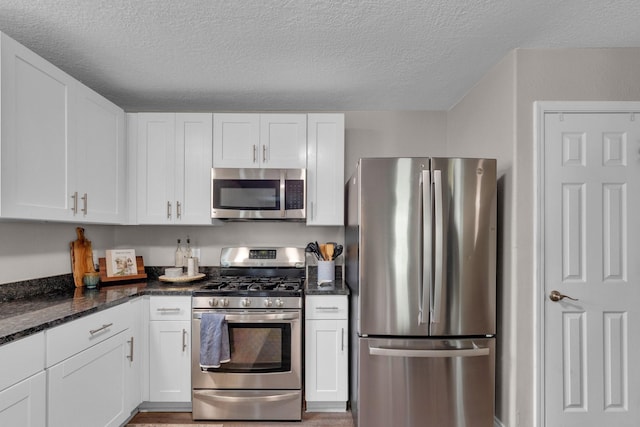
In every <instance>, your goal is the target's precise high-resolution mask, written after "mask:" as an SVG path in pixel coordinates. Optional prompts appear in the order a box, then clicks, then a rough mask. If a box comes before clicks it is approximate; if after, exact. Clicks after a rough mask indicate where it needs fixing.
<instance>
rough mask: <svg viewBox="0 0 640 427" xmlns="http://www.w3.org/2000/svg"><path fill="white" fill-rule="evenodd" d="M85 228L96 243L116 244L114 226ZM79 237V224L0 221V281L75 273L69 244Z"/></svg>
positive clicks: (90, 238) (88, 237) (87, 234)
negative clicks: (77, 233)
mask: <svg viewBox="0 0 640 427" xmlns="http://www.w3.org/2000/svg"><path fill="white" fill-rule="evenodd" d="M83 228H84V229H85V237H86V238H87V239H88V240H90V241H91V244H92V247H102V248H105V247H110V246H113V245H114V240H113V227H110V226H99V225H83ZM76 238H77V236H76V225H75V224H52V223H39V222H0V283H11V282H17V281H21V280H29V279H36V278H39V277H48V276H56V275H59V274H69V273H71V248H70V246H69V244H70V243H71V242H73V241H74V240H76ZM103 256H104V255H103Z"/></svg>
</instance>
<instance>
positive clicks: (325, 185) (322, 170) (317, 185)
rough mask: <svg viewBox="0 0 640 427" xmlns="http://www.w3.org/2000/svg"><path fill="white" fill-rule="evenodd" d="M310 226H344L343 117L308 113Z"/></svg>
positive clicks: (308, 223) (308, 208)
mask: <svg viewBox="0 0 640 427" xmlns="http://www.w3.org/2000/svg"><path fill="white" fill-rule="evenodd" d="M307 225H344V114H309V115H308V140H307Z"/></svg>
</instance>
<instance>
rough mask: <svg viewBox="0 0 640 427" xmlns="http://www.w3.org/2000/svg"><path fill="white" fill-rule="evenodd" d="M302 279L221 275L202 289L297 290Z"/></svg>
mask: <svg viewBox="0 0 640 427" xmlns="http://www.w3.org/2000/svg"><path fill="white" fill-rule="evenodd" d="M301 288H302V279H299V278H291V277H252V276H221V277H217V278H215V279H212V280H211V281H209V283H207V284H205V285H204V286H203V287H202V288H201V289H208V290H216V291H221V292H236V291H247V292H251V291H297V290H299V289H301Z"/></svg>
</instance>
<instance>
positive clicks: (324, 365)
mask: <svg viewBox="0 0 640 427" xmlns="http://www.w3.org/2000/svg"><path fill="white" fill-rule="evenodd" d="M348 327H349V320H348V301H347V296H346V295H308V296H307V297H306V303H305V400H306V406H307V411H309V412H337V411H346V407H347V394H348V380H349V375H348V360H349V353H348V351H349V350H348Z"/></svg>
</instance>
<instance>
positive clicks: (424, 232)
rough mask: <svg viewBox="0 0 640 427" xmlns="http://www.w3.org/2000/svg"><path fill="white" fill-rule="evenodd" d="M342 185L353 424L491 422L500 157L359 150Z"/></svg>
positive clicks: (401, 426) (406, 426)
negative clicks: (382, 154)
mask: <svg viewBox="0 0 640 427" xmlns="http://www.w3.org/2000/svg"><path fill="white" fill-rule="evenodd" d="M346 193H347V194H346V197H347V226H346V279H347V282H348V284H349V286H350V288H351V292H352V298H351V319H352V320H351V326H352V328H351V331H352V335H351V338H352V339H351V355H352V356H351V381H350V393H351V398H350V400H351V409H352V412H353V416H354V421H355V426H356V427H389V426H394V427H491V426H493V424H494V420H493V419H494V402H495V378H494V377H495V333H496V322H495V318H496V317H495V308H496V292H495V276H496V162H495V160H493V159H455V158H366V159H365V158H363V159H360V161H359V162H358V166H357V169H356V172H355V173H354V175H353V176H352V177H351V179H350V180H349V182H348V183H347V184H346Z"/></svg>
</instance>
